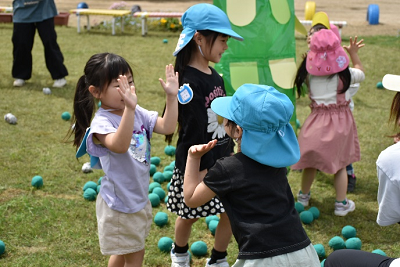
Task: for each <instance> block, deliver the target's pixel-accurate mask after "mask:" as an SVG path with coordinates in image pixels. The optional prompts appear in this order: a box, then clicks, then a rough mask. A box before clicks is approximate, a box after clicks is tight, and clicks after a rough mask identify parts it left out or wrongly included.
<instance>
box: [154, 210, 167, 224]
mask: <svg viewBox="0 0 400 267" xmlns="http://www.w3.org/2000/svg"><path fill="white" fill-rule="evenodd" d="M154 223H155V224H156V225H157V226H160V227H163V226H164V225H166V224H167V223H168V214H166V213H165V212H162V211H159V212H157V213H156V215H155V216H154Z"/></svg>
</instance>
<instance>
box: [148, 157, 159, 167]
mask: <svg viewBox="0 0 400 267" xmlns="http://www.w3.org/2000/svg"><path fill="white" fill-rule="evenodd" d="M160 162H161V159H160V157H151V158H150V163H151V164H154V165H156V166H158V165H160Z"/></svg>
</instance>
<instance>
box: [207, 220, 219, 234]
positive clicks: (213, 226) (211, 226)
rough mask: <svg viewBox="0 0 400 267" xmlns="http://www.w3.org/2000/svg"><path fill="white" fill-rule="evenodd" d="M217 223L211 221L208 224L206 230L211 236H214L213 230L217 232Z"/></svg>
mask: <svg viewBox="0 0 400 267" xmlns="http://www.w3.org/2000/svg"><path fill="white" fill-rule="evenodd" d="M218 223H219V221H217V220H212V221H211V222H210V223H209V224H208V229H209V230H210V232H211V234H212V235H215V230H217V226H218Z"/></svg>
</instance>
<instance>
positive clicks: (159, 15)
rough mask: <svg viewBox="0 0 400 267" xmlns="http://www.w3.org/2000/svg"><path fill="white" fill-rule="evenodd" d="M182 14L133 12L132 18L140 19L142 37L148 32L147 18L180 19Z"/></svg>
mask: <svg viewBox="0 0 400 267" xmlns="http://www.w3.org/2000/svg"><path fill="white" fill-rule="evenodd" d="M182 15H183V13H181V12H135V13H133V16H134V17H135V18H141V19H142V36H145V35H146V34H147V32H148V28H147V18H181V17H182Z"/></svg>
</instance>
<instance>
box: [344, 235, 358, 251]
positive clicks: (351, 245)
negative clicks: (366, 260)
mask: <svg viewBox="0 0 400 267" xmlns="http://www.w3.org/2000/svg"><path fill="white" fill-rule="evenodd" d="M345 245H346V248H347V249H358V250H360V249H361V239H360V238H358V237H351V238H349V239H347V240H346V242H345Z"/></svg>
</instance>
